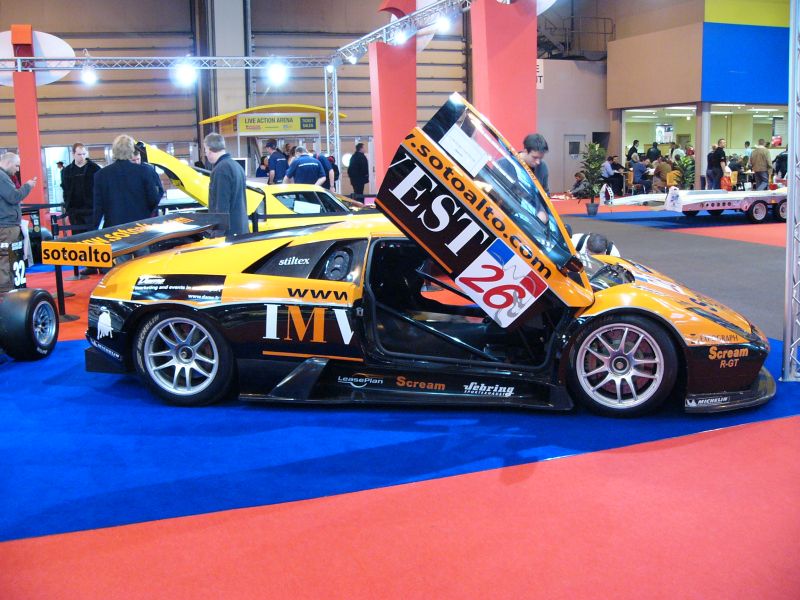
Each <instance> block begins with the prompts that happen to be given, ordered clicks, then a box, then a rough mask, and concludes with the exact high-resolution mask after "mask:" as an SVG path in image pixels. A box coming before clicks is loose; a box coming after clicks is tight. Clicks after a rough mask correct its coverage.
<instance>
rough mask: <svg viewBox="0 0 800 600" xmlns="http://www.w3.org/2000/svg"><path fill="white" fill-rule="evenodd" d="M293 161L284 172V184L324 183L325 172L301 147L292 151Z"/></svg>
mask: <svg viewBox="0 0 800 600" xmlns="http://www.w3.org/2000/svg"><path fill="white" fill-rule="evenodd" d="M294 155H295V159H294V160H293V161H292V164H290V165H289V170H288V171H286V180H288V181H286V183H311V184H314V185H321V184H322V182H323V181H325V171H323V170H322V165H321V164H320V163H319V161H318V160H317V159H316V158H314V157H313V156H310V155H309V154H308V150H306V149H305V148H303V146H298V147H297V148H295V150H294Z"/></svg>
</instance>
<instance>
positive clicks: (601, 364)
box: [568, 315, 678, 417]
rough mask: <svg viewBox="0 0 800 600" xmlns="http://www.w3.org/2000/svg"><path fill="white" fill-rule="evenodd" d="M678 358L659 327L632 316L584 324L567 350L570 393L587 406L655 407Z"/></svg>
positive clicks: (609, 411) (670, 383) (608, 410)
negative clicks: (583, 327) (569, 367)
mask: <svg viewBox="0 0 800 600" xmlns="http://www.w3.org/2000/svg"><path fill="white" fill-rule="evenodd" d="M677 364H678V357H677V353H676V351H675V346H674V345H673V343H672V340H671V339H670V337H669V335H668V334H667V332H666V331H664V329H663V328H662V327H661V326H660V325H658V324H656V323H655V322H653V321H651V320H649V319H645V318H642V317H637V316H627V315H623V316H613V315H612V316H609V317H602V318H599V319H598V320H597V321H595V322H593V323H590V324H589V325H588V326H587V327H586V328H585V329H584V330H583V331H581V332H580V333H579V334H578V337H577V339H576V340H575V343H574V344H573V346H572V350H571V351H570V365H571V367H572V368H571V369H570V374H569V380H568V385H569V390H570V393H571V394H572V395H573V397H575V398H576V399H577V400H579V401H580V402H581V403H582V404H584V405H585V406H586V407H587V408H589V409H590V410H592V411H594V412H596V413H600V414H603V415H609V416H620V417H631V416H636V415H640V414H643V413H646V412H650V411H652V410H655V409H656V408H657V407H658V406H659V405H661V403H662V402H663V401H664V399H665V398H666V397H667V396H668V395H669V393H670V392H671V391H672V388H673V387H674V385H675V379H676V377H677Z"/></svg>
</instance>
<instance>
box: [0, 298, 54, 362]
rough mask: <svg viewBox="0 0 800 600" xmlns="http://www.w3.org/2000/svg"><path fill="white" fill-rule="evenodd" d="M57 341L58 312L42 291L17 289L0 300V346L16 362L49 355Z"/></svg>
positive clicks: (50, 299)
mask: <svg viewBox="0 0 800 600" xmlns="http://www.w3.org/2000/svg"><path fill="white" fill-rule="evenodd" d="M57 340H58V312H57V311H56V304H55V302H54V301H53V297H52V296H51V295H50V293H49V292H47V291H46V290H40V289H19V290H13V291H11V292H8V293H6V294H3V295H2V297H0V346H2V347H3V349H4V350H5V351H6V353H7V354H8V355H9V356H11V357H12V358H15V359H17V360H39V359H40V358H44V357H46V356H49V355H50V353H51V352H52V351H53V348H55V347H56V341H57Z"/></svg>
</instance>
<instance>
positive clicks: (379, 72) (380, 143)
mask: <svg viewBox="0 0 800 600" xmlns="http://www.w3.org/2000/svg"><path fill="white" fill-rule="evenodd" d="M380 10H385V11H388V12H391V13H392V14H394V15H395V16H397V17H402V16H403V15H404V14H408V13H411V12H414V10H416V2H415V0H386V1H385V2H384V3H383V4H382V5H381V8H380ZM416 40H417V38H416V36H413V37H411V38H409V39H408V41H406V43H405V44H403V45H402V46H391V45H388V44H384V43H382V42H378V43H373V44H370V45H369V79H370V97H371V100H372V134H373V136H374V140H375V141H374V142H373V145H372V148H373V152H374V156H375V179H376V181H375V182H374V184H375V186H376V188H377V187H380V184H381V180H382V179H383V174H384V173H385V172H386V169H387V168H388V167H389V163H390V162H391V160H392V157H393V156H394V153H395V152H396V151H397V147H398V146H399V145H400V144H401V143H402V141H403V138H404V137H405V136H406V135H408V132H409V131H411V130H412V129H413V128H414V127H415V126H416V124H417V42H416Z"/></svg>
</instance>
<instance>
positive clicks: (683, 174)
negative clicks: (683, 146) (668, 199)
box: [674, 156, 694, 190]
mask: <svg viewBox="0 0 800 600" xmlns="http://www.w3.org/2000/svg"><path fill="white" fill-rule="evenodd" d="M674 166H675V170H676V171H678V172H679V173H680V174H679V175H678V187H679V188H680V189H682V190H691V189H694V158H692V157H691V156H679V157H678V159H677V160H676V161H675V163H674Z"/></svg>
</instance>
